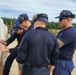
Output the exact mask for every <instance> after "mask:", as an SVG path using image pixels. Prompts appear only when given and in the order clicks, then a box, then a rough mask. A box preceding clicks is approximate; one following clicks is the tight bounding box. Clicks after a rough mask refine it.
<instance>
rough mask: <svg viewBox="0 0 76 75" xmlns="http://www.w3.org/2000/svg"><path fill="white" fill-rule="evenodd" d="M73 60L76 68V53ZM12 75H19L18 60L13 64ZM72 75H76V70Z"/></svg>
mask: <svg viewBox="0 0 76 75" xmlns="http://www.w3.org/2000/svg"><path fill="white" fill-rule="evenodd" d="M15 44H16V42H13V43H12V44H10V45H9V48H12V47H14V46H15ZM73 60H74V65H75V67H76V51H75V53H74V56H73ZM10 75H18V64H17V62H16V60H14V62H13V64H12V67H11V70H10ZM72 75H76V68H74V70H73V72H72Z"/></svg>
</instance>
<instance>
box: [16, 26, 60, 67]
mask: <svg viewBox="0 0 76 75" xmlns="http://www.w3.org/2000/svg"><path fill="white" fill-rule="evenodd" d="M58 54H59V47H58V43H57V39H56V37H55V36H54V35H52V34H51V33H50V32H48V30H47V29H46V28H42V27H38V28H36V30H32V31H28V32H27V33H26V34H25V35H24V37H23V39H22V41H21V43H20V45H19V53H18V56H17V58H16V59H17V61H18V62H19V63H24V64H27V65H29V66H32V67H43V66H46V65H48V64H51V65H56V64H57V62H58Z"/></svg>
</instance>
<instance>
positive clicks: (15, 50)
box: [9, 46, 18, 55]
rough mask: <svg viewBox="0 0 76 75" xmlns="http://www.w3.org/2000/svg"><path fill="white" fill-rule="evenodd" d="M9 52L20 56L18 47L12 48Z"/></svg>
mask: <svg viewBox="0 0 76 75" xmlns="http://www.w3.org/2000/svg"><path fill="white" fill-rule="evenodd" d="M9 51H10V53H12V54H14V55H17V54H18V46H16V47H15V48H10V49H9Z"/></svg>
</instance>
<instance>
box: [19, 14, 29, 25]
mask: <svg viewBox="0 0 76 75" xmlns="http://www.w3.org/2000/svg"><path fill="white" fill-rule="evenodd" d="M25 20H29V18H28V15H27V14H20V15H19V17H18V21H19V23H20V24H21V23H22V22H23V21H25Z"/></svg>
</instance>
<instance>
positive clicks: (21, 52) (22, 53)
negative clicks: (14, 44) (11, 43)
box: [16, 36, 28, 64]
mask: <svg viewBox="0 0 76 75" xmlns="http://www.w3.org/2000/svg"><path fill="white" fill-rule="evenodd" d="M27 49H28V42H27V39H26V37H25V36H23V38H22V40H21V43H20V44H19V46H18V55H17V57H16V60H17V62H18V63H21V64H23V63H24V62H25V60H26V57H27V54H28V51H27Z"/></svg>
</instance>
